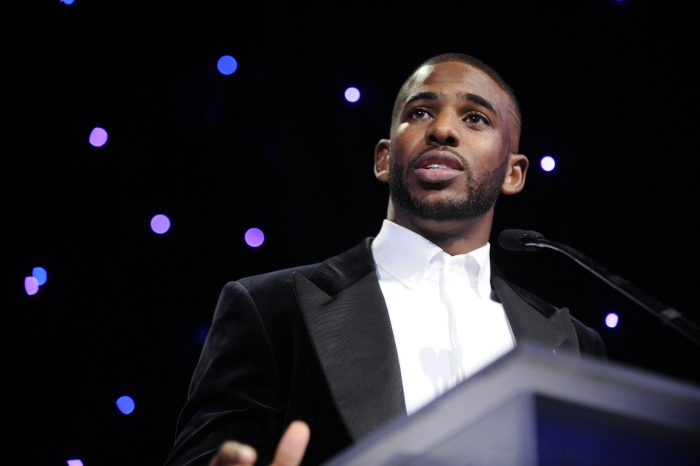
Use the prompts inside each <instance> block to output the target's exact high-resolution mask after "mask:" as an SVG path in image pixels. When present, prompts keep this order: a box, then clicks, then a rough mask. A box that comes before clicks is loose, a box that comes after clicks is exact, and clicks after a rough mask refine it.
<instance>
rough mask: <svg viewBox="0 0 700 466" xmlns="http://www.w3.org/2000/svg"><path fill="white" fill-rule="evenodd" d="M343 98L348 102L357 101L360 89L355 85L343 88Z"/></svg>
mask: <svg viewBox="0 0 700 466" xmlns="http://www.w3.org/2000/svg"><path fill="white" fill-rule="evenodd" d="M345 100H347V101H348V102H352V103H354V102H357V101H358V100H360V90H359V89H358V88H356V87H348V88H347V89H345Z"/></svg>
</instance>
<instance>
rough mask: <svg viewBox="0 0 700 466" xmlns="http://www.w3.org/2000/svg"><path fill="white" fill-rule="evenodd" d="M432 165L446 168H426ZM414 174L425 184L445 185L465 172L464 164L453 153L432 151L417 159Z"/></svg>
mask: <svg viewBox="0 0 700 466" xmlns="http://www.w3.org/2000/svg"><path fill="white" fill-rule="evenodd" d="M432 164H438V165H444V168H426V167H427V166H428V165H432ZM413 172H414V173H415V174H416V177H417V178H418V179H419V180H420V181H423V182H424V183H443V182H445V181H449V180H451V179H452V178H455V177H457V176H459V175H461V174H462V173H463V172H464V164H463V163H462V160H460V159H459V158H458V157H457V156H455V155H454V154H452V153H451V152H448V151H444V150H431V151H428V152H425V153H424V154H421V155H420V156H419V157H418V158H417V159H416V161H415V163H414V164H413Z"/></svg>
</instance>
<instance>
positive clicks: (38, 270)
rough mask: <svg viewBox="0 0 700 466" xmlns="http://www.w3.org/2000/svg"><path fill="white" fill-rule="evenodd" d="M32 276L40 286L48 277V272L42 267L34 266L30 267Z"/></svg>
mask: <svg viewBox="0 0 700 466" xmlns="http://www.w3.org/2000/svg"><path fill="white" fill-rule="evenodd" d="M32 277H34V278H36V281H37V283H38V284H39V286H41V285H43V284H44V283H46V280H47V279H48V273H47V272H46V269H45V268H43V267H34V268H33V269H32Z"/></svg>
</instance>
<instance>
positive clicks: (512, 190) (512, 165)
mask: <svg viewBox="0 0 700 466" xmlns="http://www.w3.org/2000/svg"><path fill="white" fill-rule="evenodd" d="M529 164H530V162H529V160H528V159H527V157H526V156H524V155H523V154H513V153H511V154H508V170H507V171H506V177H505V179H504V180H503V184H502V185H501V192H502V193H503V194H506V195H511V194H518V193H519V192H520V191H522V190H523V188H524V187H525V175H527V167H528V165H529Z"/></svg>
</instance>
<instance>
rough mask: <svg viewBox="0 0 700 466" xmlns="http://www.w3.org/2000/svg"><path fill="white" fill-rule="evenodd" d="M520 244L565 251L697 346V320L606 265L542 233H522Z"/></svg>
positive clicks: (698, 330)
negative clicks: (535, 234)
mask: <svg viewBox="0 0 700 466" xmlns="http://www.w3.org/2000/svg"><path fill="white" fill-rule="evenodd" d="M522 244H523V246H526V247H528V248H531V247H536V248H546V249H553V250H555V251H557V252H560V253H562V254H564V255H565V256H567V257H569V258H570V259H572V260H574V262H576V263H578V264H579V265H581V266H583V267H584V268H585V269H587V270H588V271H590V272H591V273H593V274H594V275H596V276H597V277H598V278H600V279H601V280H603V281H604V282H605V283H607V284H608V285H610V286H611V287H613V288H614V289H616V290H617V291H619V292H620V293H622V294H623V295H625V296H627V297H628V298H629V299H631V300H632V301H634V302H635V303H637V304H638V305H639V306H640V307H642V308H643V309H645V310H647V311H648V312H650V313H651V314H653V315H654V316H656V317H657V318H659V319H660V320H661V321H662V322H663V323H664V324H665V325H668V326H670V327H672V328H673V329H674V330H676V331H677V332H679V333H680V334H681V335H683V336H684V337H686V338H688V339H689V340H690V341H692V342H693V343H695V344H696V345H698V346H700V327H699V326H698V325H697V324H695V323H694V322H692V321H690V320H688V319H687V318H685V317H684V316H683V314H681V313H680V312H679V311H678V310H676V309H674V308H672V307H670V306H668V305H666V304H664V303H662V302H661V301H659V300H657V299H655V298H652V297H651V296H649V295H648V294H646V293H644V292H643V291H642V290H640V289H638V288H637V287H635V286H634V285H632V284H631V283H630V282H628V281H627V280H625V279H624V278H622V277H621V276H619V275H617V274H614V273H612V272H610V271H609V270H608V269H606V268H605V267H603V266H602V265H600V264H598V263H597V262H595V261H593V260H592V259H590V258H589V257H586V256H584V255H583V254H581V253H580V252H578V251H577V250H576V249H574V248H572V247H571V246H567V245H565V244H561V243H557V242H554V241H550V240H548V239H545V238H542V237H541V236H540V237H538V238H533V239H532V240H530V239H529V238H528V237H524V238H523V239H522ZM530 250H532V249H530Z"/></svg>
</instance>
